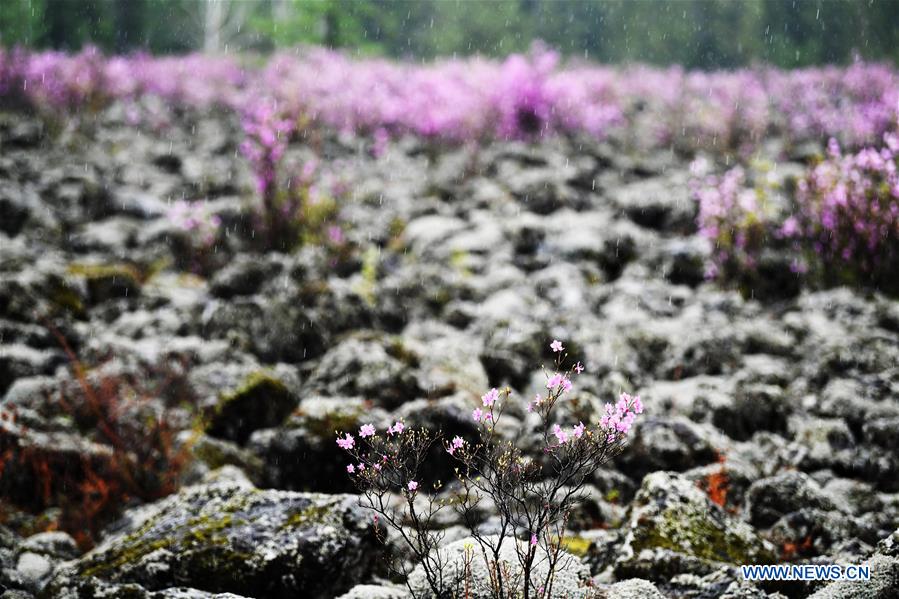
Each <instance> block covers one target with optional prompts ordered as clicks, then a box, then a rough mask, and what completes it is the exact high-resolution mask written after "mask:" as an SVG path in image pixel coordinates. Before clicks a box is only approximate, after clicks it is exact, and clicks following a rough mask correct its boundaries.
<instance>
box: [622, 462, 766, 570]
mask: <svg viewBox="0 0 899 599" xmlns="http://www.w3.org/2000/svg"><path fill="white" fill-rule="evenodd" d="M775 562H776V556H775V554H774V548H773V546H771V544H770V543H767V542H766V541H763V540H762V539H761V538H759V537H758V536H757V535H756V534H755V532H754V531H753V529H752V528H751V527H750V526H749V525H748V524H746V523H745V522H742V521H740V520H737V519H736V518H734V517H733V516H731V515H730V514H728V513H727V512H726V511H724V510H723V509H722V508H721V507H720V506H718V505H716V504H714V503H712V502H711V501H710V500H709V499H708V498H707V497H706V495H705V493H704V492H703V491H702V490H701V489H699V488H698V487H697V486H696V484H695V483H693V482H692V481H690V480H688V479H686V478H684V477H682V476H680V475H678V474H675V473H672V472H655V473H653V474H650V475H647V476H646V477H645V478H644V479H643V485H642V486H641V488H640V491H639V492H638V493H637V496H636V498H635V500H634V503H633V504H632V507H631V514H630V520H629V524H628V530H627V537H626V540H625V545H624V547H623V551H622V555H621V557H620V558H619V560H618V562H617V563H616V566H615V571H616V575H618V576H619V577H629V576H637V577H644V578H648V577H652V578H654V579H657V580H659V579H661V578H665V577H668V576H673V575H676V574H679V573H690V574H703V573H707V572H709V571H711V570H713V569H715V568H717V567H719V566H721V565H722V564H725V565H734V566H736V565H740V564H756V563H775ZM644 566H647V567H646V568H645V567H644ZM649 566H651V567H649ZM660 577H661V578H660Z"/></svg>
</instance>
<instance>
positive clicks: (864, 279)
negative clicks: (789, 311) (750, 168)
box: [691, 134, 899, 293]
mask: <svg viewBox="0 0 899 599" xmlns="http://www.w3.org/2000/svg"><path fill="white" fill-rule="evenodd" d="M897 152H899V136H897V135H895V134H886V135H885V136H884V144H883V146H881V147H869V148H864V149H862V150H860V151H859V152H855V153H853V152H850V153H847V154H844V153H843V151H842V150H841V147H840V144H839V142H837V140H836V139H833V138H832V139H831V140H830V142H829V143H828V146H827V154H826V156H824V157H822V158H820V159H819V160H818V161H817V162H816V163H815V164H813V165H812V166H811V167H810V168H809V170H808V171H807V172H806V173H805V174H804V176H802V177H800V178H799V180H798V181H797V183H796V186H795V190H793V193H792V194H787V195H785V194H784V193H782V192H783V190H778V189H775V187H774V186H772V185H771V184H769V183H767V182H766V181H765V178H764V176H763V174H761V173H758V172H754V173H753V176H752V178H750V176H749V175H748V174H747V169H745V168H744V167H741V166H737V167H734V168H732V169H730V170H728V171H726V172H725V173H723V174H722V175H714V174H708V173H707V167H708V165H707V164H704V163H703V162H701V161H695V162H694V163H693V165H692V172H693V175H694V178H693V180H692V182H691V189H692V193H693V196H694V198H695V199H696V200H697V201H698V204H699V212H698V219H697V226H698V228H699V233H700V234H701V235H702V236H703V237H705V238H706V239H708V240H709V241H710V242H711V244H712V254H711V262H710V264H709V267H708V270H707V273H706V274H707V276H708V277H709V278H716V279H719V280H721V281H723V282H731V283H732V282H736V283H738V284H740V285H741V286H743V287H744V288H745V287H752V286H753V285H756V284H761V283H762V280H763V279H764V278H765V277H766V276H767V275H769V274H770V273H766V272H763V271H762V270H761V268H762V265H763V261H764V258H765V256H766V253H768V254H770V253H771V252H772V251H773V250H777V251H779V252H781V254H782V255H783V256H787V257H788V263H789V269H790V271H791V272H792V273H793V274H794V275H795V276H796V277H803V278H804V279H805V280H807V281H810V282H812V283H813V284H815V285H824V286H829V285H835V284H850V285H859V284H861V285H868V286H872V287H875V288H880V289H882V290H885V291H887V292H891V293H896V292H897V291H899V283H897V281H896V277H895V273H896V271H897V269H899V174H897Z"/></svg>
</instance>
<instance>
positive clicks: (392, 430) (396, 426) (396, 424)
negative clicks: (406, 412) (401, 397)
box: [387, 420, 406, 435]
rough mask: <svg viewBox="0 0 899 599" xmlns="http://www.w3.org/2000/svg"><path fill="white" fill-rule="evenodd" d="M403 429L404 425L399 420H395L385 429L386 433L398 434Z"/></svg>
mask: <svg viewBox="0 0 899 599" xmlns="http://www.w3.org/2000/svg"><path fill="white" fill-rule="evenodd" d="M404 430H406V425H405V424H403V423H402V422H401V421H399V420H397V421H396V422H394V423H393V426H391V427H390V428H388V429H387V434H388V435H399V434H401V433H402V432H403V431H404Z"/></svg>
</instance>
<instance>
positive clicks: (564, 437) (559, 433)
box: [553, 424, 568, 445]
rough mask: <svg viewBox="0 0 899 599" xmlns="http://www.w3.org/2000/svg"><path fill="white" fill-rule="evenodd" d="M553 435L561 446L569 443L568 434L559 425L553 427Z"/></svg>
mask: <svg viewBox="0 0 899 599" xmlns="http://www.w3.org/2000/svg"><path fill="white" fill-rule="evenodd" d="M553 434H554V435H555V436H556V439H558V440H559V444H560V445H561V444H562V443H567V442H568V433H566V432H565V431H563V430H562V427H561V426H559V425H558V424H554V425H553Z"/></svg>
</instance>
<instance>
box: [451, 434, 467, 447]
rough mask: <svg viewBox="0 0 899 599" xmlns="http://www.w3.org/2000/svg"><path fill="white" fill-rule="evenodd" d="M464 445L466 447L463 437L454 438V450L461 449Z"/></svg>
mask: <svg viewBox="0 0 899 599" xmlns="http://www.w3.org/2000/svg"><path fill="white" fill-rule="evenodd" d="M463 445H465V439H463V438H462V437H460V436H458V435H456V436H455V437H453V448H454V449H459V448H461V447H462V446H463Z"/></svg>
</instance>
